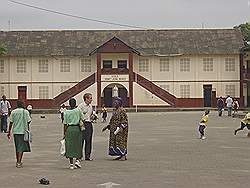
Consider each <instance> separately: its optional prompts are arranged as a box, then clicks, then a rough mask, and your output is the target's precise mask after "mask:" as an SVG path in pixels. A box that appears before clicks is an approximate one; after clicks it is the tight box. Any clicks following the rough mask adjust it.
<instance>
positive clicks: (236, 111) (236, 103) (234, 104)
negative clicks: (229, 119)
mask: <svg viewBox="0 0 250 188" xmlns="http://www.w3.org/2000/svg"><path fill="white" fill-rule="evenodd" d="M239 108H240V105H239V102H238V100H237V99H236V98H235V99H234V100H233V117H235V116H236V115H237V114H238V110H239Z"/></svg>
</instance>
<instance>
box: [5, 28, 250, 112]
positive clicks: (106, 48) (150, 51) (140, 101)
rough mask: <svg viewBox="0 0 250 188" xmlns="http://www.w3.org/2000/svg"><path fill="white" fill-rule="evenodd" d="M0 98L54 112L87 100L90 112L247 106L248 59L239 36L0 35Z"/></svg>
mask: <svg viewBox="0 0 250 188" xmlns="http://www.w3.org/2000/svg"><path fill="white" fill-rule="evenodd" d="M0 42H1V43H3V44H5V45H6V47H7V49H8V54H7V55H5V56H2V57H0V78H1V86H0V93H1V94H5V95H6V96H7V98H8V99H10V101H12V102H14V101H15V100H17V99H18V98H21V99H23V100H24V101H25V102H26V104H32V105H33V107H34V108H57V107H58V106H59V105H61V104H63V103H65V102H67V101H68V99H69V98H71V97H75V98H76V99H77V101H78V103H80V102H81V101H82V96H83V94H84V93H86V92H89V93H92V94H93V105H96V106H98V107H100V106H101V105H102V104H105V105H106V106H108V107H109V106H111V105H112V97H113V96H114V95H117V94H118V95H119V96H120V97H122V98H123V100H124V104H125V106H126V107H135V106H144V107H147V106H150V107H152V106H153V107H204V106H205V107H213V106H215V104H216V98H218V97H219V96H222V97H224V98H225V97H226V96H227V95H230V96H232V97H233V98H237V99H239V100H240V103H241V106H243V105H245V106H247V105H248V104H250V98H249V96H250V82H249V81H250V56H249V55H247V52H244V51H243V50H242V48H243V46H244V42H243V36H242V34H241V32H240V31H239V30H238V29H170V30H164V29H160V30H62V31H61V30H51V31H50V30H48V31H0ZM116 93H117V94H116Z"/></svg>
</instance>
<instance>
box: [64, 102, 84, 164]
mask: <svg viewBox="0 0 250 188" xmlns="http://www.w3.org/2000/svg"><path fill="white" fill-rule="evenodd" d="M69 106H70V109H69V110H66V111H65V112H64V122H63V123H64V131H63V135H64V138H65V149H66V152H65V157H66V158H68V159H69V163H70V166H69V169H74V168H75V167H76V168H81V163H80V159H81V158H82V132H81V130H80V121H83V114H82V112H81V111H80V110H79V109H78V108H76V100H75V99H74V98H71V99H70V100H69ZM74 158H76V160H75V166H74V164H73V163H74Z"/></svg>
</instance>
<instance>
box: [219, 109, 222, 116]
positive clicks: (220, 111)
mask: <svg viewBox="0 0 250 188" xmlns="http://www.w3.org/2000/svg"><path fill="white" fill-rule="evenodd" d="M218 112H219V116H222V108H218Z"/></svg>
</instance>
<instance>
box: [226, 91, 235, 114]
mask: <svg viewBox="0 0 250 188" xmlns="http://www.w3.org/2000/svg"><path fill="white" fill-rule="evenodd" d="M226 104H227V114H228V116H231V115H232V107H233V99H232V98H231V97H230V96H229V95H228V96H227V99H226Z"/></svg>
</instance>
